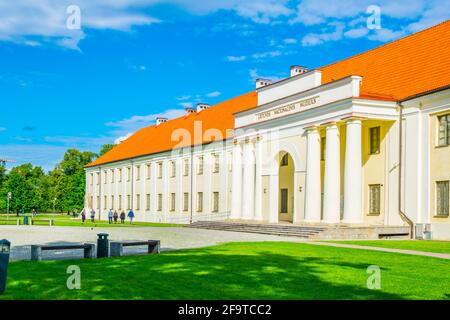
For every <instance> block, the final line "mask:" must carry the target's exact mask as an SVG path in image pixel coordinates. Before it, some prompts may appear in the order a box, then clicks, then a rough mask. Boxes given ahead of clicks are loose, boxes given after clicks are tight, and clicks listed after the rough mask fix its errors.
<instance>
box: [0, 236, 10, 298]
mask: <svg viewBox="0 0 450 320" xmlns="http://www.w3.org/2000/svg"><path fill="white" fill-rule="evenodd" d="M10 248H11V242H9V241H8V240H6V239H3V240H0V294H2V293H3V292H5V289H6V276H7V271H8V263H9V251H10Z"/></svg>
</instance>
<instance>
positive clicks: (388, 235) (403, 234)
mask: <svg viewBox="0 0 450 320" xmlns="http://www.w3.org/2000/svg"><path fill="white" fill-rule="evenodd" d="M406 236H409V233H408V232H399V233H379V234H378V239H386V238H388V239H389V238H392V237H406Z"/></svg>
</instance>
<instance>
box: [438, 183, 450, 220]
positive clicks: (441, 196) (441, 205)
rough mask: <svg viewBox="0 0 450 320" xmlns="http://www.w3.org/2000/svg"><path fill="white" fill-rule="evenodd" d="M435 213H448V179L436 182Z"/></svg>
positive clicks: (440, 214) (445, 214)
mask: <svg viewBox="0 0 450 320" xmlns="http://www.w3.org/2000/svg"><path fill="white" fill-rule="evenodd" d="M436 202H437V203H436V215H438V216H448V214H449V181H438V182H436Z"/></svg>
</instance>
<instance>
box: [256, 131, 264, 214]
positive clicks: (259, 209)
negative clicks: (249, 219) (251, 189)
mask: <svg viewBox="0 0 450 320" xmlns="http://www.w3.org/2000/svg"><path fill="white" fill-rule="evenodd" d="M261 149H262V142H261V137H259V138H258V139H257V140H256V142H255V175H256V177H255V220H263V216H262V176H261V169H262V163H263V160H262V150H261Z"/></svg>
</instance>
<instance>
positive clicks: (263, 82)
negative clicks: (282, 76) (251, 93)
mask: <svg viewBox="0 0 450 320" xmlns="http://www.w3.org/2000/svg"><path fill="white" fill-rule="evenodd" d="M271 84H272V80H269V79H256V89H259V88H262V87H265V86H269V85H271Z"/></svg>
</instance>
